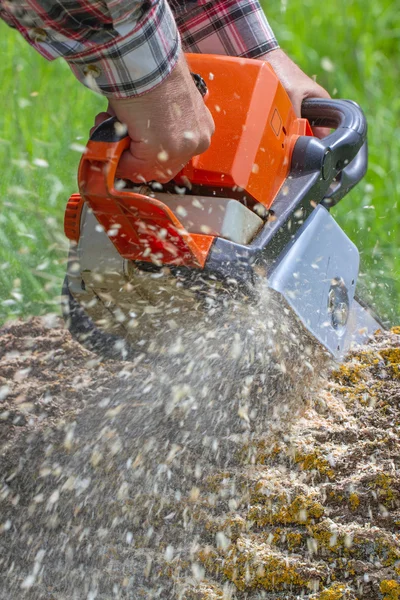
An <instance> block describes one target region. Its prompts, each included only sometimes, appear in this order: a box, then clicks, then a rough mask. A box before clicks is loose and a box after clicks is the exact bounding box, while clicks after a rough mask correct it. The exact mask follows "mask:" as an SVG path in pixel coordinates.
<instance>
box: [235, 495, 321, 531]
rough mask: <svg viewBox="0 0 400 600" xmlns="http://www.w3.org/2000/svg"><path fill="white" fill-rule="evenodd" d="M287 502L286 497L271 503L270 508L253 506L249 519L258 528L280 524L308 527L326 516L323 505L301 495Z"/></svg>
mask: <svg viewBox="0 0 400 600" xmlns="http://www.w3.org/2000/svg"><path fill="white" fill-rule="evenodd" d="M277 500H278V501H277ZM285 500H286V498H285V497H284V499H283V498H282V497H279V499H275V502H273V501H270V503H269V505H268V506H260V505H256V506H252V507H251V508H250V510H249V512H248V517H247V518H248V519H249V520H250V521H253V522H254V523H255V524H256V525H257V526H258V527H265V526H266V525H272V524H278V523H279V524H283V525H287V524H296V525H306V524H308V523H311V522H313V521H314V520H317V519H320V518H321V517H322V516H323V514H324V507H323V506H322V504H320V503H319V502H317V501H316V500H313V498H311V497H308V496H303V495H299V496H297V497H296V498H295V499H294V500H293V501H292V502H290V503H286V502H285Z"/></svg>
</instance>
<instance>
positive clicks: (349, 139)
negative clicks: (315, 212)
mask: <svg viewBox="0 0 400 600" xmlns="http://www.w3.org/2000/svg"><path fill="white" fill-rule="evenodd" d="M302 117H304V118H306V119H308V120H309V122H310V125H311V126H312V127H330V128H333V129H335V131H333V133H331V134H330V135H328V136H327V137H325V138H323V139H321V140H319V139H317V138H314V137H303V138H300V139H299V140H298V143H297V144H296V147H295V151H294V154H293V165H294V166H295V168H296V170H301V171H302V172H310V171H315V170H320V172H321V175H322V178H323V179H324V180H325V181H330V182H331V186H330V189H329V190H328V192H327V194H326V195H325V198H324V200H323V201H322V204H323V205H324V206H325V207H326V208H328V209H329V208H331V207H332V206H334V205H335V204H337V203H338V202H339V201H340V200H341V199H342V198H343V196H345V195H346V194H347V193H348V192H349V191H350V189H352V188H353V187H354V186H355V185H356V184H357V183H358V182H359V181H360V180H361V179H362V178H363V177H364V175H365V173H366V170H367V165H368V147H367V121H366V118H365V115H364V113H363V111H362V110H361V108H360V107H359V106H358V104H356V103H355V102H353V101H351V100H333V99H325V98H324V99H322V98H315V99H314V98H313V99H308V100H305V101H304V102H303V104H302Z"/></svg>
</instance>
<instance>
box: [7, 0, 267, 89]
mask: <svg viewBox="0 0 400 600" xmlns="http://www.w3.org/2000/svg"><path fill="white" fill-rule="evenodd" d="M0 17H1V18H3V19H4V20H5V21H6V22H7V23H8V24H9V25H10V26H11V27H14V28H16V29H17V30H18V31H19V32H20V33H21V34H22V35H23V36H24V37H25V39H26V40H27V41H28V42H29V43H30V44H31V45H32V46H33V47H34V48H36V50H37V51H38V52H40V53H41V54H42V55H43V56H44V57H45V58H47V59H48V60H53V59H55V58H57V57H60V56H62V57H63V58H65V60H66V61H67V62H68V63H69V65H70V67H71V69H72V71H73V72H74V74H75V76H76V77H77V78H78V79H79V80H80V81H81V82H82V83H83V84H84V85H86V86H87V87H89V88H92V89H94V90H95V91H97V92H99V93H101V94H103V95H105V96H108V97H114V98H126V97H132V96H138V95H141V94H143V93H146V92H148V91H149V90H151V89H153V88H154V87H156V86H157V85H158V84H160V83H161V82H162V81H163V80H164V79H165V78H166V77H167V76H168V75H169V74H170V72H171V71H172V69H173V68H174V66H175V64H176V62H177V60H178V57H179V55H180V53H181V50H182V47H183V49H184V50H185V51H186V52H200V53H212V54H228V55H231V56H242V57H247V58H257V57H260V56H262V55H263V54H265V53H267V52H269V51H270V50H273V49H275V48H277V47H278V44H277V41H276V39H275V37H274V35H273V32H272V30H271V28H270V27H269V24H268V21H267V19H266V17H265V15H264V13H263V11H262V9H261V6H260V4H259V2H258V0H211V1H208V2H207V1H205V0H170V2H169V3H168V2H167V1H166V0H18V1H13V2H10V1H9V0H0Z"/></svg>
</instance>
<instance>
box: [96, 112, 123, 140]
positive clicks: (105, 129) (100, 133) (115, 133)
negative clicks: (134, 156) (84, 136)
mask: <svg viewBox="0 0 400 600" xmlns="http://www.w3.org/2000/svg"><path fill="white" fill-rule="evenodd" d="M127 136H128V132H127V129H126V127H125V126H124V125H122V123H120V122H119V121H118V119H117V117H110V118H109V119H107V120H106V121H103V123H100V125H98V126H97V127H96V129H95V130H94V131H93V133H92V135H91V136H90V140H91V141H92V142H108V143H109V144H113V143H115V142H120V141H121V140H123V139H124V138H126V137H127Z"/></svg>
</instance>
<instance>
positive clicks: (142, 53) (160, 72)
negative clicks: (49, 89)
mask: <svg viewBox="0 0 400 600" xmlns="http://www.w3.org/2000/svg"><path fill="white" fill-rule="evenodd" d="M114 30H115V31H116V32H117V33H118V36H117V37H115V38H114V39H113V40H112V41H111V42H109V43H106V44H104V45H99V46H97V47H95V48H90V49H89V50H86V51H85V50H83V51H82V52H78V53H76V54H74V56H66V57H65V58H66V60H67V61H68V63H69V65H70V67H71V69H72V71H73V72H74V74H75V75H76V77H77V78H78V79H79V80H80V81H81V82H82V83H84V84H85V85H86V86H88V87H91V88H93V89H94V90H96V91H99V92H100V93H102V94H104V95H105V96H111V97H115V98H126V97H130V96H137V95H141V94H143V93H145V92H148V91H149V90H151V89H153V88H154V87H156V86H157V85H158V84H160V83H161V82H162V81H163V80H164V79H165V78H166V77H167V76H168V75H169V74H170V73H171V71H172V69H173V68H174V66H175V64H176V62H177V60H178V57H179V53H180V50H181V44H180V37H179V33H178V29H177V26H176V23H175V20H174V17H173V14H172V12H171V9H170V7H169V5H168V4H167V2H166V1H165V0H163V1H161V2H158V3H157V4H155V5H154V6H153V7H152V8H151V9H150V10H149V11H148V13H147V14H146V15H145V17H144V18H143V17H142V18H141V19H140V20H139V21H137V22H133V23H132V22H130V21H129V20H128V21H126V22H124V23H122V24H120V25H116V26H115V27H114Z"/></svg>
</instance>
